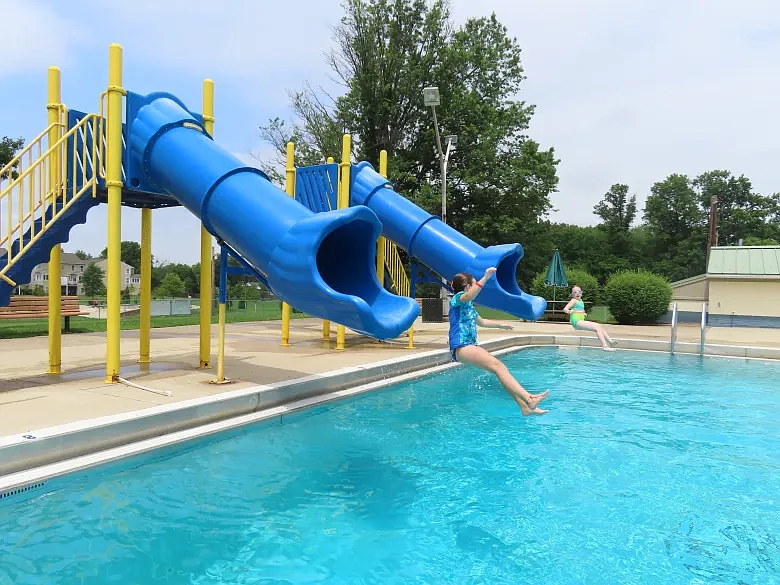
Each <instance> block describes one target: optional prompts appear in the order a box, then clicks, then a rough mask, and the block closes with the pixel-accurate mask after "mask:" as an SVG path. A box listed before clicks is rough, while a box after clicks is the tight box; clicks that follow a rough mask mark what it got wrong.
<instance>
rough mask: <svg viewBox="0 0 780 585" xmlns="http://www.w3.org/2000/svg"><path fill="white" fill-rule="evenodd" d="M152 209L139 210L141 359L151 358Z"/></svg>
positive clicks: (144, 361)
mask: <svg viewBox="0 0 780 585" xmlns="http://www.w3.org/2000/svg"><path fill="white" fill-rule="evenodd" d="M151 329H152V210H151V209H142V210H141V327H140V330H141V331H140V333H141V359H139V360H138V361H139V363H142V364H148V363H149V362H150V361H152V360H151V351H150V349H151V337H152V330H151Z"/></svg>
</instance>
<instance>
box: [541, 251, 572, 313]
mask: <svg viewBox="0 0 780 585" xmlns="http://www.w3.org/2000/svg"><path fill="white" fill-rule="evenodd" d="M544 284H546V285H547V286H551V287H553V298H552V301H553V311H555V297H556V294H555V293H556V290H557V289H558V287H559V286H561V287H568V286H569V281H568V280H566V270H564V268H563V260H561V253H560V252H558V248H556V249H555V253H554V254H553V257H552V260H550V266H548V267H547V274H546V275H545V277H544Z"/></svg>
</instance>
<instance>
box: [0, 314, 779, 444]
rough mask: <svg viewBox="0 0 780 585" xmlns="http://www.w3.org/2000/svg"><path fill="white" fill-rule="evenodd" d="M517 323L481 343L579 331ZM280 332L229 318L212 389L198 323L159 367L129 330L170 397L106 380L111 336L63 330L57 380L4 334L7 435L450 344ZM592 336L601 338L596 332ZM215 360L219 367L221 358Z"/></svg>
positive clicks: (27, 344)
mask: <svg viewBox="0 0 780 585" xmlns="http://www.w3.org/2000/svg"><path fill="white" fill-rule="evenodd" d="M514 324H515V330H514V331H504V330H489V329H482V330H481V331H480V340H482V341H488V340H490V339H496V338H503V337H507V336H509V335H558V336H575V333H576V332H575V331H574V330H573V329H572V328H571V327H570V326H568V324H560V323H523V322H514ZM334 329H335V328H334ZM609 331H610V334H611V335H612V336H613V337H615V338H620V339H646V340H654V341H659V342H668V341H669V337H670V330H669V327H668V326H653V327H630V326H617V325H615V326H609ZM279 334H280V323H279V322H278V321H265V322H254V323H234V324H229V325H228V326H227V339H226V348H225V354H226V359H225V364H226V366H225V375H226V376H227V377H228V378H230V379H231V380H232V381H233V383H231V384H228V385H215V384H210V383H209V382H210V381H211V380H213V379H214V378H215V376H216V372H215V370H214V369H211V370H198V369H196V368H195V367H194V364H196V363H197V361H198V354H197V351H198V327H197V326H187V327H171V328H164V329H153V330H152V360H153V363H152V364H151V365H150V366H148V367H147V368H145V369H142V367H141V366H139V365H138V364H137V363H136V359H137V352H138V332H137V331H123V332H122V360H123V361H122V376H123V377H124V378H126V379H128V380H130V381H132V382H134V383H137V384H141V385H144V386H147V387H150V388H154V389H155V390H160V391H166V390H167V391H170V392H172V393H173V395H172V396H170V397H167V396H164V395H160V394H155V393H152V392H147V391H144V390H141V389H137V388H133V387H129V386H125V385H121V384H105V383H104V382H103V378H104V370H103V365H102V364H103V361H104V354H105V334H104V333H87V334H77V335H65V336H63V350H62V361H63V371H64V373H63V374H62V375H59V376H49V375H47V374H45V371H46V367H47V364H48V345H47V339H46V338H45V337H34V338H26V339H7V340H0V356H2V359H0V437H2V436H7V435H12V434H17V433H22V432H30V431H34V430H36V429H41V428H46V427H50V426H54V425H61V424H65V423H70V422H75V421H80V420H88V419H92V418H95V417H101V416H106V415H112V414H119V413H124V412H129V411H134V410H140V409H144V408H149V407H153V406H156V405H161V404H171V403H175V402H179V401H183V400H189V399H193V398H199V397H204V396H212V395H215V394H219V393H223V392H229V391H234V390H237V389H241V388H248V387H251V386H256V385H258V384H269V383H276V382H282V381H287V380H293V379H296V378H300V377H303V376H307V375H311V374H321V373H323V372H327V371H330V370H336V369H340V368H345V367H354V366H363V365H366V364H370V363H372V362H376V361H380V360H388V359H392V358H396V357H407V356H410V355H414V354H417V353H422V352H429V351H431V350H441V349H446V347H447V325H446V324H444V323H442V324H439V323H422V322H420V321H418V323H417V325H416V327H415V336H414V340H415V349H414V350H408V349H406V348H405V345H406V339H405V338H401V339H398V340H395V341H393V342H390V343H377V342H374V341H373V340H369V339H366V338H364V337H360V336H357V335H354V334H353V335H348V337H347V342H348V345H349V348H348V349H347V350H346V351H335V350H334V349H328V348H326V347H324V346H323V343H322V341H321V322H320V321H317V320H313V319H301V320H296V321H293V326H292V335H291V343H292V345H291V346H290V347H287V348H282V347H280V346H279V340H280V335H279ZM214 337H215V338H216V330H215V331H214ZM588 337H590V336H584V338H585V339H587V338H588ZM592 337H593V340H594V341H595V335H593V336H592ZM334 338H335V332H334V334H333V335H332V336H331V339H332V341H331V348H332V347H335V342H334V341H333V339H334ZM678 342H691V343H698V342H699V327H698V326H695V325H694V326H680V327H679V329H678ZM707 344H708V345H709V344H713V345H736V346H758V347H767V348H780V330H777V329H738V328H711V329H709V330H708V333H707ZM214 354H216V351H215V350H214ZM213 358H214V360H215V363H216V355H214V356H213Z"/></svg>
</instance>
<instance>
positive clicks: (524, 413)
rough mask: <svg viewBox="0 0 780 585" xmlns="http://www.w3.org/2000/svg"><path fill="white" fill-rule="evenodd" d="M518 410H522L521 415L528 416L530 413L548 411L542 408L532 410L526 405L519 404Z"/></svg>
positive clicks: (545, 412)
mask: <svg viewBox="0 0 780 585" xmlns="http://www.w3.org/2000/svg"><path fill="white" fill-rule="evenodd" d="M520 410H521V411H522V413H523V416H529V415H531V414H547V413H548V412H550V411H549V410H545V409H543V408H534V409H533V410H531V409H530V408H528V407H527V406H521V407H520Z"/></svg>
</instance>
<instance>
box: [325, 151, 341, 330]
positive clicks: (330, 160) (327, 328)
mask: <svg viewBox="0 0 780 585" xmlns="http://www.w3.org/2000/svg"><path fill="white" fill-rule="evenodd" d="M334 162H335V161H334V160H333V157H332V156H329V157H328V164H329V165H332V164H333V163H334ZM338 190H339V182H338V181H336V202H337V204H338ZM322 342H323V343H325V344H328V345H330V321H323V322H322Z"/></svg>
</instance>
